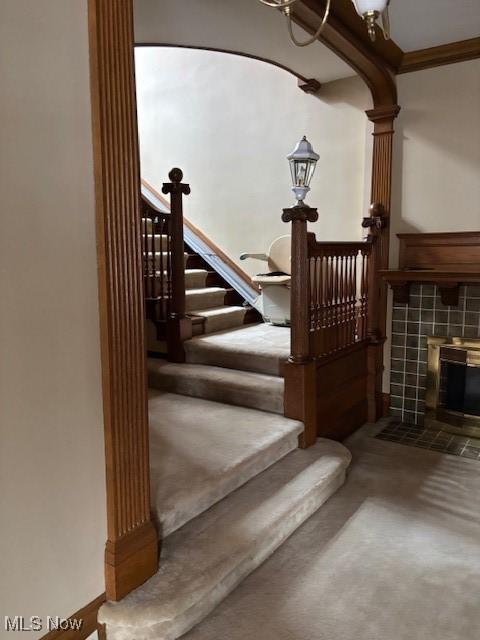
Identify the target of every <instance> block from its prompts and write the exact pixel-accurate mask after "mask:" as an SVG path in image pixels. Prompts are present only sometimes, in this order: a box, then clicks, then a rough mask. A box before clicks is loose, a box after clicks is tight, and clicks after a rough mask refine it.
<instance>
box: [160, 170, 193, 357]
mask: <svg viewBox="0 0 480 640" xmlns="http://www.w3.org/2000/svg"><path fill="white" fill-rule="evenodd" d="M168 177H169V178H170V180H171V182H166V183H164V185H163V188H162V191H163V193H165V194H167V193H169V194H170V233H171V241H170V242H171V245H170V246H171V253H170V262H171V304H170V312H169V317H168V325H167V327H168V328H167V336H168V358H169V360H171V361H173V362H184V361H185V350H184V348H183V343H184V341H185V340H188V339H189V338H191V337H192V321H191V319H190V318H187V316H186V313H185V311H186V306H185V258H184V254H185V248H184V240H183V195H184V194H185V195H188V194H189V193H190V186H189V185H188V184H183V183H182V179H183V173H182V171H181V170H180V169H172V170H171V171H170V173H169V174H168Z"/></svg>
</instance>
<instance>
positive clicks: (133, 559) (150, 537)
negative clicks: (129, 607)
mask: <svg viewBox="0 0 480 640" xmlns="http://www.w3.org/2000/svg"><path fill="white" fill-rule="evenodd" d="M157 569H158V539H157V531H156V529H155V527H154V526H153V524H152V523H151V522H145V523H144V524H143V525H142V526H140V527H138V528H137V529H133V530H132V531H131V532H130V533H128V534H127V535H126V536H123V537H122V538H119V539H117V540H107V544H106V545H105V584H106V587H107V596H108V599H109V600H113V601H115V602H116V601H118V600H121V599H122V598H124V597H125V596H126V595H127V594H128V593H130V591H133V590H134V589H135V588H136V587H139V586H140V585H141V584H143V583H144V582H146V581H147V580H148V579H149V578H151V577H152V575H153V574H154V573H156V571H157Z"/></svg>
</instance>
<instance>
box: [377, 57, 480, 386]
mask: <svg viewBox="0 0 480 640" xmlns="http://www.w3.org/2000/svg"><path fill="white" fill-rule="evenodd" d="M397 82H398V91H399V103H400V105H401V107H402V111H401V112H400V116H399V119H398V121H397V123H396V127H395V129H396V134H395V145H394V191H393V201H392V227H391V234H392V237H391V266H392V267H396V266H398V240H397V238H396V234H397V233H402V232H412V233H417V232H420V233H422V232H423V233H427V232H436V231H478V230H479V229H480V124H479V122H480V121H479V114H480V60H472V61H470V62H462V63H459V64H452V65H448V66H445V67H438V68H435V69H428V70H425V71H419V72H416V73H410V74H407V75H401V76H398V78H397ZM386 355H387V371H386V375H385V380H384V386H385V390H388V384H389V374H388V363H389V359H390V347H389V345H387V351H386Z"/></svg>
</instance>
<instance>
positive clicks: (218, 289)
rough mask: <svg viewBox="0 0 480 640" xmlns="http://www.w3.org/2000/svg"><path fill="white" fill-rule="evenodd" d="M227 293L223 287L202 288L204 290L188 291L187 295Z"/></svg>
mask: <svg viewBox="0 0 480 640" xmlns="http://www.w3.org/2000/svg"><path fill="white" fill-rule="evenodd" d="M225 291H226V289H224V288H223V287H202V289H187V290H186V291H185V295H187V296H192V295H206V294H207V293H220V292H221V293H225Z"/></svg>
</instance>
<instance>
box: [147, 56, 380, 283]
mask: <svg viewBox="0 0 480 640" xmlns="http://www.w3.org/2000/svg"><path fill="white" fill-rule="evenodd" d="M136 73H137V93H138V114H139V129H140V148H141V162H142V176H143V177H144V178H146V179H147V180H148V181H149V182H150V183H151V184H152V185H153V186H155V187H156V188H160V187H161V184H162V182H163V181H165V180H166V178H167V175H168V171H169V170H170V169H171V168H172V167H173V166H180V167H181V168H182V169H183V170H184V174H185V180H186V181H188V182H190V184H191V187H192V194H191V195H190V196H189V197H188V198H187V200H186V207H185V215H186V216H187V217H188V218H189V219H190V220H191V221H192V222H193V223H194V224H195V225H197V226H198V227H199V228H200V229H201V230H202V231H203V232H204V233H206V235H207V236H208V237H209V238H211V240H213V242H215V243H216V244H217V245H218V246H219V247H220V248H222V249H223V250H224V251H225V252H226V253H227V254H228V255H229V256H230V257H231V258H232V259H234V260H236V261H237V262H239V261H238V256H239V255H240V253H242V252H244V251H251V252H263V251H265V250H266V249H267V248H268V246H269V244H270V243H271V241H272V240H273V239H274V238H276V237H277V236H279V235H283V234H285V233H289V227H288V226H287V225H286V224H284V223H282V222H281V212H282V208H283V207H287V206H290V205H291V204H293V195H292V193H291V191H290V173H289V168H288V163H287V161H286V158H285V157H286V155H287V154H288V153H289V152H290V151H291V150H292V149H293V147H294V146H295V144H296V143H297V141H298V140H299V139H300V138H301V137H302V135H304V134H306V135H307V137H308V138H309V140H310V141H311V142H312V144H313V145H314V148H315V149H316V151H317V152H318V153H319V154H320V156H321V158H320V161H319V163H318V166H317V173H316V175H315V176H314V179H313V182H312V191H311V193H310V195H309V197H308V199H307V202H308V203H309V204H310V205H312V206H316V207H318V210H319V214H320V221H319V222H318V223H317V224H316V225H313V228H314V230H315V231H316V233H317V236H318V237H319V238H323V239H326V240H332V239H337V240H339V239H354V240H355V239H360V238H361V235H362V230H361V218H362V215H363V211H364V198H365V194H364V189H365V164H366V163H365V137H366V117H365V114H364V111H363V110H364V109H365V108H367V107H369V106H370V99H369V93H368V90H367V89H366V87H365V86H364V85H363V83H362V81H361V80H359V79H357V78H350V79H347V80H339V81H336V82H333V83H329V84H328V85H324V87H323V88H322V91H321V93H320V98H317V97H313V96H310V95H305V94H304V93H302V92H301V91H300V90H299V89H298V87H297V79H296V78H295V77H294V76H292V75H291V74H289V73H287V72H285V71H283V70H281V69H278V68H277V67H274V66H272V65H270V64H267V63H263V62H259V61H257V60H251V59H247V58H244V57H240V56H235V55H228V54H222V53H215V52H208V51H194V50H188V49H171V48H143V47H142V48H137V50H136ZM239 264H242V266H243V267H244V268H245V269H246V270H248V271H249V272H250V273H251V274H254V273H258V271H259V270H261V264H260V263H258V262H253V261H250V262H247V263H239Z"/></svg>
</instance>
